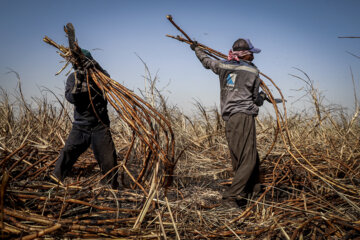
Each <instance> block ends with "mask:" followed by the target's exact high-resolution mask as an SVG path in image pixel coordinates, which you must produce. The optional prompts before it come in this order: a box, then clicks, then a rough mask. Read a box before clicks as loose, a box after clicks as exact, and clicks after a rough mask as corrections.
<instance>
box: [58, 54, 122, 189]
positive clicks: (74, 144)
mask: <svg viewBox="0 0 360 240" xmlns="http://www.w3.org/2000/svg"><path fill="white" fill-rule="evenodd" d="M82 52H83V53H84V55H85V57H86V58H87V62H86V63H85V66H90V65H93V64H95V65H97V66H99V65H98V63H97V62H96V61H95V60H94V59H93V58H92V56H91V54H90V52H89V51H87V50H85V49H82ZM104 73H105V74H107V72H106V71H104ZM107 75H108V74H107ZM86 77H87V76H86V74H85V72H84V71H82V70H80V69H78V70H75V71H74V72H73V73H71V74H70V75H69V77H68V79H67V81H66V87H65V97H66V99H67V100H68V101H69V102H70V103H71V104H73V105H74V122H73V126H72V129H71V131H70V134H69V136H68V139H67V140H66V143H65V146H64V148H63V149H62V150H61V152H60V157H59V159H58V160H57V162H56V166H55V170H54V172H53V174H52V178H53V179H54V180H57V181H58V182H60V183H61V181H63V180H64V178H65V177H66V176H67V175H68V173H69V172H71V169H72V166H73V165H74V163H75V162H76V160H77V159H78V157H79V156H80V155H81V154H82V153H83V152H85V151H86V149H87V148H88V147H89V146H90V145H91V148H92V150H93V152H94V155H95V159H96V161H97V162H98V164H99V166H100V169H101V172H102V173H103V174H107V175H106V177H105V178H104V179H103V181H102V183H103V184H110V185H111V187H112V188H114V189H116V188H118V181H117V176H118V175H117V172H116V170H113V171H112V172H110V173H108V171H110V170H111V169H112V168H114V167H115V166H116V165H117V161H116V157H117V156H116V150H115V145H114V142H113V140H112V137H111V133H110V128H109V125H110V120H109V116H108V113H107V100H106V98H105V96H104V95H103V94H102V92H101V90H100V89H99V88H98V87H97V86H96V84H95V83H94V82H93V80H92V79H91V77H90V76H89V86H88V84H87V81H86ZM89 90H90V96H91V99H92V103H91V101H90V98H89Z"/></svg>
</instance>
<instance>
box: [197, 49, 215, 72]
mask: <svg viewBox="0 0 360 240" xmlns="http://www.w3.org/2000/svg"><path fill="white" fill-rule="evenodd" d="M193 48H194V51H195V54H196V56H197V58H198V59H199V60H200V62H201V63H202V65H203V66H204V67H205V68H206V69H211V70H212V71H213V72H214V73H215V74H219V63H220V61H219V60H215V59H212V58H211V57H209V56H208V55H207V54H206V53H205V52H204V51H203V50H201V48H200V47H198V46H195V47H193V46H192V48H191V49H193Z"/></svg>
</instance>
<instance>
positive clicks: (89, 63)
mask: <svg viewBox="0 0 360 240" xmlns="http://www.w3.org/2000/svg"><path fill="white" fill-rule="evenodd" d="M96 65H97V62H96V61H95V60H94V59H92V60H91V59H88V58H87V59H86V60H85V62H84V65H83V66H84V69H88V68H90V67H94V66H96Z"/></svg>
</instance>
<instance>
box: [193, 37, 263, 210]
mask: <svg viewBox="0 0 360 240" xmlns="http://www.w3.org/2000/svg"><path fill="white" fill-rule="evenodd" d="M191 49H192V50H194V51H195V53H196V56H197V57H198V58H199V60H200V62H201V63H202V64H203V66H204V67H205V68H206V69H211V70H212V71H213V72H214V73H215V74H217V75H218V76H219V80H220V91H221V94H220V97H221V114H222V118H223V120H224V121H225V127H226V130H225V131H226V132H225V133H226V139H227V141H228V146H229V149H230V155H231V160H232V167H233V170H234V178H233V181H232V184H231V186H230V188H229V189H228V190H227V191H226V192H225V193H224V194H223V199H230V200H231V201H233V200H234V201H236V202H237V203H240V202H242V201H241V200H243V199H245V198H246V197H248V196H249V194H253V193H258V192H259V191H260V182H259V164H260V162H259V156H258V152H257V149H256V129H255V117H256V116H257V114H258V112H259V106H261V105H262V104H263V102H264V100H265V99H266V94H265V93H264V92H260V93H259V86H260V79H259V70H258V69H257V67H256V66H255V65H254V64H253V63H252V61H253V59H254V55H253V53H259V52H260V51H261V50H260V49H257V48H254V47H253V45H252V44H251V42H250V40H248V39H238V40H236V41H235V42H234V44H233V47H232V49H231V50H230V52H229V55H228V60H227V61H220V60H214V59H213V58H210V57H209V56H208V55H207V54H206V53H205V52H203V51H202V49H201V48H200V47H199V46H197V43H196V42H195V43H193V44H192V45H191Z"/></svg>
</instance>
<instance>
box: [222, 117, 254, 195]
mask: <svg viewBox="0 0 360 240" xmlns="http://www.w3.org/2000/svg"><path fill="white" fill-rule="evenodd" d="M225 127H226V130H225V131H226V139H227V141H228V145H229V150H230V155H231V163H232V167H233V170H234V179H233V182H232V184H231V186H230V188H229V189H228V190H227V191H226V192H225V193H224V198H233V197H236V196H238V195H240V196H244V195H245V194H248V193H252V192H253V191H255V189H254V187H255V185H256V188H259V187H260V185H259V184H258V183H259V182H260V179H259V178H260V160H259V155H258V152H257V149H256V129H255V119H254V116H252V115H247V114H244V113H236V114H234V115H232V116H231V117H230V119H229V120H228V121H227V122H226V126H225Z"/></svg>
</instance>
